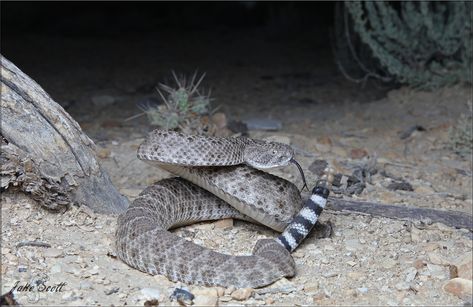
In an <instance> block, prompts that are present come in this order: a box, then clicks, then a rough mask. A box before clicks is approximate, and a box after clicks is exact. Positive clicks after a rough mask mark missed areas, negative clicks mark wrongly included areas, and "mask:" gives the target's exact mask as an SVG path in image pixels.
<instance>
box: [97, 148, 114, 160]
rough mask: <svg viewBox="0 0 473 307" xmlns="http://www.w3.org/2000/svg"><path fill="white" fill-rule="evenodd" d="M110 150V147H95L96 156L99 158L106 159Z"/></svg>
mask: <svg viewBox="0 0 473 307" xmlns="http://www.w3.org/2000/svg"><path fill="white" fill-rule="evenodd" d="M111 153H112V151H111V150H110V148H99V149H97V156H98V157H99V158H100V159H106V158H108V157H110V155H111Z"/></svg>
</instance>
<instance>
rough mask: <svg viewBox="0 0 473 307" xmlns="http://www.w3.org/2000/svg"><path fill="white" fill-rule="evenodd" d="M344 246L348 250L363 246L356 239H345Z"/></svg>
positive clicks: (355, 249) (358, 248)
mask: <svg viewBox="0 0 473 307" xmlns="http://www.w3.org/2000/svg"><path fill="white" fill-rule="evenodd" d="M345 247H346V249H347V250H349V251H357V250H360V249H362V248H363V246H362V245H361V243H360V240H358V239H349V240H346V241H345Z"/></svg>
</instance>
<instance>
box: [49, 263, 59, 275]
mask: <svg viewBox="0 0 473 307" xmlns="http://www.w3.org/2000/svg"><path fill="white" fill-rule="evenodd" d="M49 272H50V273H51V274H56V273H61V272H62V267H61V265H60V264H59V263H56V264H55V265H53V266H52V267H51V269H50V270H49Z"/></svg>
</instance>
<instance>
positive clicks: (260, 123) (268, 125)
mask: <svg viewBox="0 0 473 307" xmlns="http://www.w3.org/2000/svg"><path fill="white" fill-rule="evenodd" d="M242 122H243V123H245V124H246V126H247V127H248V129H249V130H280V129H281V128H282V123H281V121H279V120H277V119H270V118H248V119H243V120H242Z"/></svg>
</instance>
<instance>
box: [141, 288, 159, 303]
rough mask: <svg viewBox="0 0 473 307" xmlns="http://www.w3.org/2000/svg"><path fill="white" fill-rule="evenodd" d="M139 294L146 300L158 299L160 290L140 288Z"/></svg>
mask: <svg viewBox="0 0 473 307" xmlns="http://www.w3.org/2000/svg"><path fill="white" fill-rule="evenodd" d="M140 292H141V295H142V296H143V297H144V299H146V300H159V297H160V295H161V292H160V291H159V289H156V288H143V289H141V290H140Z"/></svg>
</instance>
